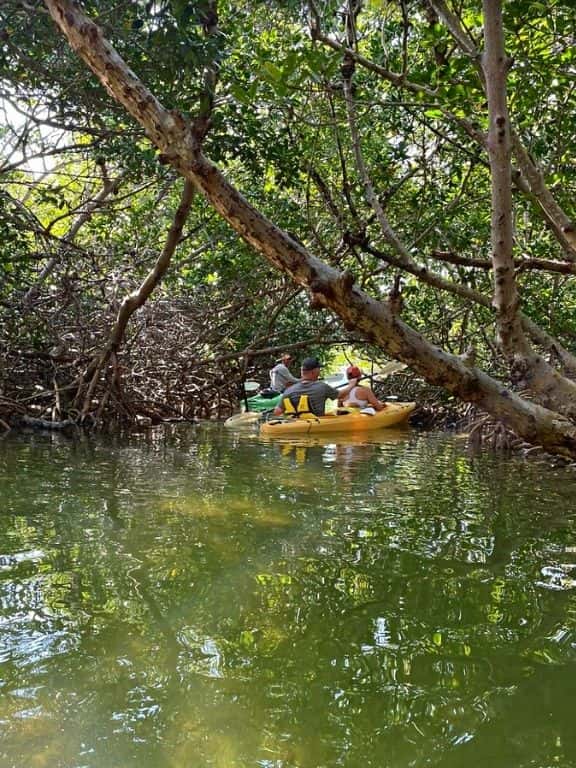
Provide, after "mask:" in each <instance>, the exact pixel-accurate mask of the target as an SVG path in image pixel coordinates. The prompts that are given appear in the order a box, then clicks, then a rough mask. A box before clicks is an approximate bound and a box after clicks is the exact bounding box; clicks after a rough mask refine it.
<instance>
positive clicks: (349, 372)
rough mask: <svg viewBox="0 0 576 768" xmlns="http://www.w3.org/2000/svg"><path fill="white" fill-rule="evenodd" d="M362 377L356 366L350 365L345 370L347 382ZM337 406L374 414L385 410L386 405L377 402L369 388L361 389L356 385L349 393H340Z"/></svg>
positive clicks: (359, 385)
mask: <svg viewBox="0 0 576 768" xmlns="http://www.w3.org/2000/svg"><path fill="white" fill-rule="evenodd" d="M362 375H363V374H362V371H361V370H360V368H358V366H357V365H351V366H350V367H349V368H347V369H346V378H347V379H348V381H350V379H356V380H358V379H361V378H362ZM338 405H339V406H342V405H344V406H345V407H346V408H359V409H360V410H361V411H363V412H364V413H375V412H376V411H381V410H383V409H384V408H386V404H385V403H382V402H380V400H378V398H377V397H376V395H375V394H374V392H372V390H371V389H370V387H363V386H362V385H361V384H356V386H355V387H353V388H352V389H351V390H350V391H347V390H345V391H344V392H342V394H341V395H340V397H339V398H338ZM371 409H373V410H371Z"/></svg>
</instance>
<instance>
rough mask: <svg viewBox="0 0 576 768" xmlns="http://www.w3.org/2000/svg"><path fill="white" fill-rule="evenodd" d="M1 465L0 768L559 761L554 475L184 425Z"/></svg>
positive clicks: (565, 641) (21, 455) (570, 605)
mask: <svg viewBox="0 0 576 768" xmlns="http://www.w3.org/2000/svg"><path fill="white" fill-rule="evenodd" d="M0 472H1V474H0V498H1V499H2V510H1V515H0V624H1V628H2V633H1V634H0V663H1V667H0V670H1V675H0V688H1V691H2V696H1V698H0V722H1V724H2V732H1V735H0V756H1V757H2V761H3V762H2V764H6V765H14V766H24V765H26V766H28V765H32V766H42V765H46V766H56V765H66V766H68V765H70V766H71V765H86V766H93V767H94V768H104V767H106V768H109V766H111V765H127V764H131V763H133V762H135V761H138V762H139V763H140V764H141V765H142V767H143V768H147V767H148V766H150V767H151V768H152V766H159V765H162V766H164V765H167V766H173V767H174V768H181V767H182V768H183V767H184V766H188V765H195V766H227V767H228V766H241V767H244V766H253V765H261V766H267V765H270V766H275V768H279V767H280V766H281V767H282V768H288V767H290V768H292V767H293V768H296V766H299V767H301V768H303V767H304V766H306V767H308V766H310V768H312V767H314V768H316V767H317V766H333V765H343V766H350V767H352V766H358V765H362V766H371V765H373V766H383V765H386V766H393V767H394V768H396V767H397V766H398V767H400V766H402V767H404V766H408V765H410V766H429V765H438V766H444V765H446V766H456V765H462V764H465V763H466V761H468V762H470V763H471V764H477V765H483V764H485V763H486V762H487V761H488V760H490V762H491V763H493V764H494V765H495V766H496V768H498V767H499V766H502V767H504V766H506V768H508V766H510V765H515V766H521V765H531V766H547V765H562V764H564V765H569V764H570V759H571V755H573V749H574V743H573V742H574V736H573V735H572V733H573V730H572V728H571V723H570V722H569V717H570V712H571V704H572V701H573V694H574V690H573V688H574V686H573V685H572V683H571V681H572V680H574V679H576V678H575V676H574V671H575V661H576V592H575V591H574V588H573V587H574V585H573V579H574V578H575V573H576V546H575V542H576V537H575V532H576V518H575V515H574V513H573V511H572V509H571V507H570V506H569V502H570V499H571V497H572V494H573V493H574V491H575V490H576V481H575V478H574V477H573V475H572V473H571V471H570V470H546V469H542V468H539V467H536V466H531V465H529V464H523V463H521V462H515V461H513V460H503V459H502V458H501V457H491V456H484V457H477V458H471V457H470V456H468V455H467V453H466V451H465V449H464V447H463V446H462V445H460V444H459V443H458V441H454V440H452V439H450V438H446V437H443V436H437V437H433V436H418V435H415V434H413V433H411V432H409V431H408V432H405V431H400V432H396V431H392V430H386V431H383V432H382V433H380V434H378V435H370V436H369V437H367V438H362V439H359V440H353V441H351V440H342V439H338V440H336V441H335V440H334V438H333V437H332V438H329V439H326V440H322V439H318V438H313V439H309V438H306V439H305V440H301V441H299V442H298V443H297V444H288V443H284V444H283V443H278V442H277V441H274V442H270V443H266V442H262V441H260V440H259V439H258V438H257V437H253V436H250V435H246V436H244V435H242V436H240V435H234V434H229V433H228V434H226V433H224V432H223V431H220V430H218V429H210V428H205V429H204V428H201V429H186V430H183V429H173V430H166V431H162V432H161V431H154V430H152V431H149V432H146V433H143V434H141V435H133V436H131V437H130V438H129V439H121V438H110V439H109V440H107V441H105V440H86V439H81V440H76V441H72V442H70V441H66V440H60V439H56V440H55V439H53V438H52V437H48V438H43V437H36V436H35V437H32V438H13V439H10V440H7V441H4V443H3V444H2V445H1V446H0ZM24 480H25V482H24ZM471 750H474V751H473V752H472V751H471Z"/></svg>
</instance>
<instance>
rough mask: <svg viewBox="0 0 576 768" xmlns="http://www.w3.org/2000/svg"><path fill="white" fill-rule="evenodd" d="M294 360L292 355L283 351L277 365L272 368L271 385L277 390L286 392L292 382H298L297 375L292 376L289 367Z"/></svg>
mask: <svg viewBox="0 0 576 768" xmlns="http://www.w3.org/2000/svg"><path fill="white" fill-rule="evenodd" d="M291 360H292V355H290V354H288V352H283V353H282V355H281V356H280V357H279V358H278V360H276V365H275V366H274V368H272V369H271V370H270V386H271V387H272V389H274V390H275V391H276V392H284V390H285V389H286V387H288V386H290V384H296V382H297V381H298V379H297V378H296V376H292V374H291V373H290V371H289V369H288V365H289V363H290V361H291Z"/></svg>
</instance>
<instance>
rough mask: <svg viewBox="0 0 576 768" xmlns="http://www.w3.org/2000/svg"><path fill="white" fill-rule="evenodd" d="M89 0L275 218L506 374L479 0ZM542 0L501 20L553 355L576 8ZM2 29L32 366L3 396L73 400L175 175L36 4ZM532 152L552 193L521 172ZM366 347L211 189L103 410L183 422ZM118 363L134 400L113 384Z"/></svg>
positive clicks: (10, 179)
mask: <svg viewBox="0 0 576 768" xmlns="http://www.w3.org/2000/svg"><path fill="white" fill-rule="evenodd" d="M84 8H85V10H86V12H87V13H88V14H89V15H90V16H91V17H92V18H93V19H94V20H95V21H96V22H97V23H98V24H99V25H100V26H101V27H102V29H103V32H104V34H105V35H106V36H107V38H108V39H109V40H110V42H111V43H112V44H113V45H114V47H115V48H116V50H117V51H118V52H119V53H120V55H121V56H123V57H124V58H125V60H126V61H127V62H128V64H129V65H130V67H131V68H132V69H133V70H134V71H135V72H136V73H137V75H138V77H140V78H141V80H142V81H143V82H144V83H145V84H146V85H147V86H148V87H149V89H150V90H151V92H152V93H154V94H155V95H156V96H157V97H158V98H159V99H160V100H161V101H162V103H163V105H164V106H165V107H168V108H171V109H175V110H178V111H179V112H180V113H181V114H183V115H184V117H185V118H190V119H195V118H196V119H198V117H204V118H205V119H206V121H207V124H208V128H207V131H206V136H205V140H204V151H205V152H206V154H207V155H208V156H209V157H210V158H211V159H212V160H213V161H214V162H216V163H217V164H218V165H219V166H220V167H221V168H222V169H223V170H224V171H225V173H226V175H227V177H228V178H229V179H230V180H231V181H232V182H233V183H234V184H235V185H236V186H237V187H238V188H239V189H241V190H242V192H243V194H244V195H245V196H246V197H248V198H249V199H250V201H251V203H252V204H253V205H254V206H255V208H257V209H258V210H259V211H261V212H263V213H264V214H266V215H267V216H268V217H269V218H270V219H272V220H273V221H274V222H275V223H277V224H278V225H279V226H280V227H281V228H282V229H284V230H285V231H287V232H289V233H290V234H291V235H292V236H293V237H294V238H295V239H296V240H297V241H299V242H302V243H304V244H305V245H306V246H307V247H308V248H309V249H310V250H311V251H313V252H315V253H317V254H318V255H319V256H320V257H321V258H323V259H324V260H325V261H326V262H327V263H329V264H332V265H334V266H337V267H338V268H340V269H342V270H347V271H349V272H350V273H351V274H352V276H353V278H354V280H355V282H356V284H358V285H359V286H360V287H362V288H363V289H365V290H366V291H367V292H368V293H370V294H371V295H372V296H375V297H378V298H382V299H386V297H387V296H388V295H389V294H390V293H392V298H393V300H397V302H398V304H399V305H400V304H401V306H402V318H403V319H404V320H405V321H406V322H407V323H409V324H410V325H411V326H412V327H413V328H415V329H417V330H420V331H422V332H423V333H425V335H426V336H427V338H428V339H430V340H431V341H432V342H433V343H435V344H438V345H439V346H441V347H442V348H444V349H445V350H447V351H449V352H452V353H455V354H464V353H465V352H466V351H467V350H468V351H470V348H471V347H472V346H473V348H474V354H475V359H476V361H477V362H478V364H480V365H481V366H482V367H483V368H484V369H485V370H488V371H490V372H492V373H496V374H497V375H500V376H504V377H507V375H508V374H507V372H506V371H507V363H506V360H505V358H504V357H503V355H502V351H501V349H500V347H499V345H498V341H497V339H496V337H495V334H494V331H493V328H492V327H491V323H492V316H493V311H492V308H491V300H492V299H491V296H492V277H491V271H490V268H491V263H490V258H489V257H490V249H491V246H490V230H491V198H490V194H491V190H490V184H491V177H490V168H489V162H488V155H487V151H486V144H485V137H486V134H485V132H486V130H487V127H488V115H487V108H486V93H485V89H484V87H483V77H482V73H481V71H480V68H479V58H478V57H479V55H480V53H481V51H482V47H483V41H482V33H483V28H482V25H483V19H482V15H481V13H480V11H479V9H478V4H477V3H468V2H458V3H456V2H455V3H452V4H451V6H450V7H448V6H447V5H446V4H445V3H443V2H427V1H426V0H422V1H420V0H403V1H402V2H400V3H395V2H394V3H393V2H387V0H369V1H367V2H352V1H351V2H348V3H346V4H344V5H342V4H339V3H335V2H331V1H330V0H327V1H326V2H323V3H315V2H310V3H305V2H298V1H295V0H291V1H290V2H286V1H283V2H258V0H242V1H241V2H230V1H229V0H221V2H219V3H218V4H217V5H216V3H215V2H213V0H202V1H201V2H200V1H199V2H186V1H185V0H164V1H163V2H158V3H143V2H140V1H137V0H133V1H132V2H127V3H123V4H118V3H116V2H113V0H92V1H91V2H86V3H85V4H84ZM543 9H544V6H543V4H542V3H537V2H532V3H526V2H508V3H506V5H505V8H504V11H505V18H504V21H505V26H506V48H507V52H508V54H509V55H510V57H511V61H512V62H513V63H512V65H511V68H510V70H509V77H508V92H509V108H510V113H511V120H512V130H513V137H514V141H515V142H517V143H518V144H520V145H521V147H522V152H525V153H526V155H525V157H524V155H522V153H521V152H520V150H517V151H516V152H515V157H514V158H513V166H514V167H513V170H512V178H513V180H514V182H515V187H514V237H515V241H514V247H515V253H514V257H515V260H516V271H517V275H516V279H517V284H518V288H519V291H520V294H521V299H522V310H523V312H524V313H525V315H526V316H527V317H528V318H529V319H531V320H533V321H535V322H536V323H537V324H538V326H539V327H540V328H541V329H542V330H544V331H546V332H547V333H548V334H550V336H551V337H553V338H554V339H555V340H557V343H555V342H553V341H551V342H550V343H548V345H547V346H546V345H545V346H544V347H543V349H544V351H545V353H546V354H547V355H548V356H550V359H554V355H555V354H556V353H557V349H558V348H561V349H564V350H566V351H567V353H568V354H569V353H570V350H571V349H572V348H573V346H574V342H573V340H574V335H575V333H576V327H575V325H574V315H573V311H572V309H573V305H574V302H575V300H576V297H575V295H574V290H573V279H572V278H573V272H574V269H575V268H574V261H575V260H576V254H575V252H574V250H573V246H572V244H571V242H570V238H569V237H568V235H565V234H564V235H563V234H562V232H563V231H564V232H565V231H568V230H569V229H570V226H567V222H568V224H569V223H570V205H571V201H572V199H573V192H574V190H573V185H574V181H573V179H572V175H571V167H570V158H571V155H572V147H573V144H574V136H573V128H572V121H571V119H570V115H571V112H572V106H573V103H574V89H573V69H574V58H575V56H576V54H575V53H574V50H575V48H574V45H573V43H574V32H573V30H574V21H575V19H574V10H573V9H572V7H571V4H569V3H566V2H564V3H563V2H553V3H551V4H549V5H548V6H547V9H546V12H544V10H543ZM0 23H1V24H2V37H1V41H0V88H1V93H0V96H1V98H2V101H1V104H2V107H3V110H4V112H5V115H6V124H7V128H6V129H5V131H4V133H3V134H2V136H1V140H2V148H1V151H2V157H1V161H2V166H1V167H0V195H1V201H2V208H1V209H0V228H1V238H0V242H1V245H0V270H1V273H2V277H3V280H2V284H1V287H0V301H1V302H2V309H1V311H2V315H3V323H2V329H3V330H2V338H1V339H0V342H1V344H2V352H3V355H4V359H5V361H7V363H8V369H10V368H13V369H14V370H20V371H21V372H22V374H24V373H26V375H27V379H26V381H23V380H22V378H21V377H20V379H19V381H18V386H16V383H15V381H14V378H13V377H11V376H10V372H9V370H6V371H5V373H4V387H5V394H6V395H9V396H10V397H11V398H13V399H14V400H18V399H19V397H18V387H23V388H24V389H26V391H27V392H28V391H29V387H30V385H34V384H36V385H38V384H40V385H41V386H42V387H45V388H49V389H54V387H61V388H62V387H64V388H65V387H66V386H68V385H70V384H71V382H76V386H75V387H72V388H71V392H72V394H73V397H72V398H71V402H70V403H68V406H67V407H65V406H64V405H62V411H63V412H64V411H67V408H68V409H70V408H71V407H75V408H77V409H78V410H79V400H78V377H79V376H80V377H81V374H82V370H83V368H85V367H86V366H87V365H89V363H90V360H92V359H93V356H94V355H95V354H97V353H98V352H99V351H100V350H102V349H103V348H104V347H105V345H106V342H107V337H108V334H109V332H110V327H111V325H112V323H113V321H114V318H115V316H116V313H117V312H118V308H119V305H120V302H121V300H122V299H123V297H124V296H125V295H127V294H128V293H129V292H130V291H134V290H135V289H136V288H137V287H138V285H139V284H140V283H141V281H142V280H143V279H144V277H145V275H146V273H147V272H148V271H149V270H150V269H151V268H152V266H153V265H154V263H155V261H156V259H157V257H158V254H159V252H160V251H161V250H162V248H163V245H164V241H165V238H166V231H167V229H168V227H169V226H170V224H171V222H172V219H173V216H174V212H175V210H176V208H177V206H178V198H179V194H180V186H181V182H180V181H179V180H178V178H177V174H176V172H175V171H174V170H173V169H172V168H171V166H170V165H169V164H168V165H167V164H165V162H164V161H163V158H162V157H159V155H158V153H157V152H156V150H155V148H154V147H153V146H151V144H150V142H149V141H148V140H147V139H146V137H145V135H144V132H143V131H142V129H141V127H140V126H137V125H136V124H135V123H133V122H132V120H131V119H130V118H129V117H128V116H127V115H126V113H125V112H124V111H123V110H122V108H121V107H120V106H119V105H118V104H117V103H116V102H115V101H114V99H111V98H110V96H109V95H108V94H107V93H106V91H105V89H104V88H103V87H102V86H101V85H100V84H99V83H98V82H97V81H96V79H95V78H94V76H93V75H92V74H91V73H90V72H89V71H88V70H87V68H86V67H85V66H84V65H83V64H82V62H81V61H80V60H79V59H78V58H77V56H76V54H75V53H74V52H73V51H72V50H71V49H70V47H69V46H68V44H67V41H66V40H65V39H63V37H62V36H61V35H59V33H58V31H57V30H56V28H55V27H54V25H53V24H52V23H51V20H50V18H49V17H48V16H47V15H46V13H45V10H44V7H43V4H42V3H40V2H37V3H32V4H30V3H28V4H22V3H20V2H18V1H17V0H6V2H4V3H3V5H2V9H1V10H0ZM207 73H211V77H208V76H207ZM347 94H348V95H347ZM523 157H524V166H523V165H522V162H521V160H522V158H523ZM526 157H527V158H529V160H526V159H525V158H526ZM359 158H360V159H361V160H362V162H363V164H364V171H363V169H362V167H360V166H359ZM528 162H532V163H534V166H533V168H534V169H535V170H534V173H535V174H539V176H538V178H539V181H540V183H541V186H542V187H543V188H544V190H545V192H546V193H547V194H549V195H553V196H554V201H555V205H556V208H553V207H550V206H549V205H548V204H547V198H546V196H545V194H541V193H539V191H538V189H537V184H536V183H533V182H532V181H531V180H530V179H529V178H528V177H527V168H528V166H527V163H528ZM368 185H370V186H371V187H372V188H373V189H374V190H375V191H376V196H377V200H378V202H379V205H380V206H381V209H382V212H383V216H384V217H385V223H386V225H387V227H388V229H386V227H384V228H383V226H382V216H380V217H379V216H378V215H377V214H376V213H375V210H374V206H373V205H371V204H370V201H369V197H368V196H367V186H368ZM554 217H556V218H555V219H554ZM562 228H564V229H562ZM559 232H560V235H559ZM563 238H564V239H563ZM398 242H399V243H400V244H401V248H402V250H401V252H400V254H399V252H398V248H397V247H396V244H397V243H398ZM356 337H357V334H356V333H355V330H354V329H353V328H348V329H341V328H338V325H337V323H336V322H335V321H334V320H333V319H332V318H331V317H330V316H329V315H328V314H327V313H326V312H325V311H324V310H322V311H320V312H318V311H313V308H311V307H309V305H308V301H307V299H306V295H305V294H304V293H303V292H302V290H301V288H298V287H296V288H294V286H292V285H291V284H290V282H289V281H288V280H287V278H286V277H285V276H282V275H281V274H279V273H276V272H274V271H273V270H272V269H271V268H270V266H269V265H266V264H264V263H262V262H261V261H260V259H259V258H258V257H257V256H256V255H255V254H254V253H253V252H252V251H251V250H249V249H247V247H246V246H245V245H244V244H242V243H241V242H240V241H239V240H238V238H237V237H236V235H234V234H233V233H232V232H231V230H230V229H229V228H228V227H227V225H226V224H225V223H223V222H222V221H221V220H220V219H219V218H217V216H216V215H215V214H214V212H213V210H212V209H211V208H210V207H208V206H207V205H206V203H205V202H204V200H203V199H202V198H200V197H199V196H196V197H195V198H194V201H193V205H192V208H191V211H190V215H189V217H188V221H187V222H186V225H185V229H184V232H183V234H182V237H181V238H180V242H179V244H178V246H177V248H176V249H175V252H174V255H173V258H172V262H171V265H170V268H169V269H168V271H167V272H166V274H165V275H164V276H163V281H162V284H161V286H160V287H159V288H158V289H157V290H156V291H155V292H154V294H153V295H152V297H151V298H150V299H149V301H148V302H147V303H146V305H145V306H144V307H143V308H142V309H140V310H139V313H138V314H137V315H135V317H134V318H133V320H132V322H131V324H130V326H129V329H128V332H127V338H126V345H125V346H124V347H123V348H122V350H121V352H120V358H119V362H118V363H117V364H116V366H115V367H114V366H111V367H110V368H107V367H104V368H103V370H102V371H101V376H100V378H99V380H98V384H97V387H96V388H95V389H94V391H93V392H92V393H91V395H92V394H93V395H94V397H93V403H91V404H90V408H89V409H88V410H89V411H92V412H93V413H95V414H96V415H97V416H98V417H101V416H102V415H103V414H105V413H109V414H110V415H112V414H113V413H122V414H123V415H125V416H128V417H133V416H134V415H135V414H136V413H146V412H150V411H152V412H154V413H158V406H159V404H160V402H163V403H166V402H167V403H169V404H170V407H171V409H172V412H173V414H174V415H176V414H178V413H185V414H187V415H194V414H195V413H197V412H198V409H197V407H196V405H195V404H197V402H199V401H198V397H199V395H200V393H201V392H202V391H203V390H205V389H206V386H207V384H208V390H209V396H208V398H207V400H208V401H213V400H214V398H216V399H220V397H221V396H222V397H224V398H225V399H230V398H231V399H233V398H234V394H235V392H234V391H233V390H232V389H230V387H228V386H227V384H226V383H225V382H228V381H230V380H236V381H238V380H240V379H241V377H242V376H244V375H246V374H247V373H250V374H252V375H254V373H260V374H261V375H262V369H258V361H260V364H261V366H262V368H263V369H265V367H266V366H267V365H268V364H269V362H270V361H271V360H272V359H273V356H274V351H276V350H278V349H281V348H282V347H284V346H288V347H290V346H291V345H298V344H300V345H301V347H300V348H304V347H305V348H306V349H314V350H315V351H322V350H323V349H329V344H330V343H331V342H346V343H348V344H350V343H354V342H355V341H356V342H358V341H359V340H358V339H357V338H356ZM539 343H540V344H541V343H542V338H540V340H539ZM326 345H328V346H326ZM266 349H271V350H272V351H271V352H270V353H269V354H267V355H262V356H261V357H259V356H257V355H254V353H258V351H259V350H266ZM297 349H298V347H297ZM372 352H373V350H372ZM31 361H33V365H32V362H31ZM254 361H257V362H256V368H254V367H253V366H254ZM34 371H35V373H34ZM119 371H121V376H120V374H119ZM161 371H163V373H162V374H160V372H161ZM38 377H40V378H39V379H38ZM120 378H121V379H122V381H123V386H124V388H125V389H124V395H121V394H120V390H119V389H116V390H115V391H114V392H113V397H112V398H111V399H108V396H107V395H106V394H105V393H106V392H109V391H110V384H111V382H113V381H114V382H116V384H118V382H119V380H120ZM138 379H140V380H141V384H142V383H143V382H145V386H139V385H138ZM53 381H54V382H56V384H54V385H53V383H52V382H53ZM159 381H162V385H161V386H160V387H159V388H158V383H159ZM223 382H224V384H223ZM520 385H522V382H520ZM223 387H224V388H223ZM126 393H128V395H127V394H126ZM85 397H86V391H85V390H84V391H83V393H82V395H81V398H82V399H84V398H85ZM103 398H105V399H106V401H107V402H106V403H105V404H104V405H103V403H102V399H103ZM135 401H138V404H137V405H136V404H135ZM50 402H51V405H52V406H53V401H52V400H51V401H50ZM146 403H147V405H145V404H146ZM114 404H115V405H114ZM37 405H38V406H42V405H43V404H42V402H37ZM113 406H114V407H113ZM153 406H154V407H153ZM155 408H156V409H157V410H156V411H155V410H154V409H155ZM84 411H86V409H84Z"/></svg>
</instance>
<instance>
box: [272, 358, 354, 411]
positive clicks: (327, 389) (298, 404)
mask: <svg viewBox="0 0 576 768" xmlns="http://www.w3.org/2000/svg"><path fill="white" fill-rule="evenodd" d="M320 367H321V363H320V361H319V360H318V359H317V358H315V357H307V358H305V359H304V360H303V361H302V365H301V367H300V381H298V382H297V383H296V384H292V385H291V386H290V387H288V389H287V390H286V391H285V392H284V397H283V398H282V402H281V403H280V404H279V405H277V406H276V408H275V409H274V413H275V414H276V416H282V415H283V414H286V415H288V414H290V415H292V416H297V417H300V418H302V417H304V418H306V417H308V418H310V417H314V416H324V410H325V406H326V400H337V399H338V398H339V397H340V395H342V396H344V397H345V396H346V395H347V394H348V392H350V391H351V390H352V389H353V388H354V387H355V386H356V383H357V382H356V379H351V380H350V381H349V384H348V386H347V387H345V388H344V389H343V390H342V391H340V390H338V389H334V387H331V386H330V385H329V384H326V382H325V381H319V380H318V377H319V376H320Z"/></svg>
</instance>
